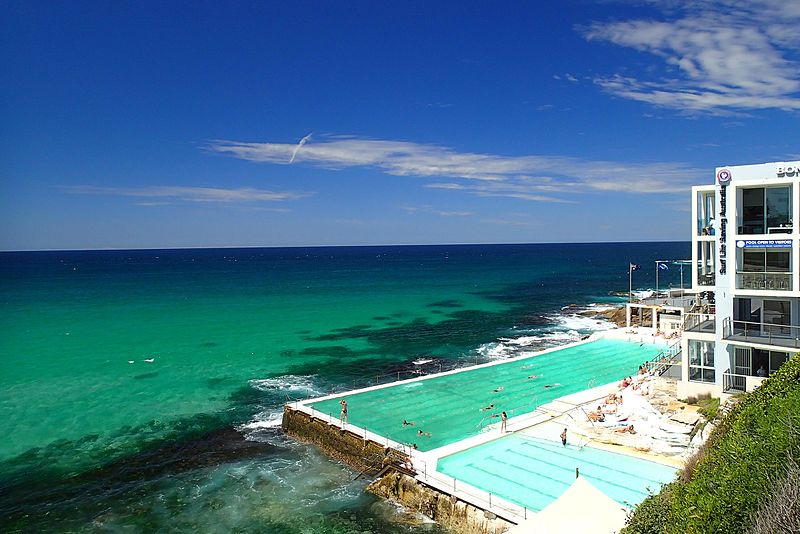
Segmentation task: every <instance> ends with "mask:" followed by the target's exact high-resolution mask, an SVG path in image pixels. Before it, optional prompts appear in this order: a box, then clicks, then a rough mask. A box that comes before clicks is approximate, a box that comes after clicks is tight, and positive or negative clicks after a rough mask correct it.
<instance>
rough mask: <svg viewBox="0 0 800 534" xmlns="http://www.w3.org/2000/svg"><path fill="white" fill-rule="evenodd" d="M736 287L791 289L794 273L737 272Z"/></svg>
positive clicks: (769, 289)
mask: <svg viewBox="0 0 800 534" xmlns="http://www.w3.org/2000/svg"><path fill="white" fill-rule="evenodd" d="M736 289H764V290H768V291H791V290H792V273H776V272H767V273H744V272H737V273H736Z"/></svg>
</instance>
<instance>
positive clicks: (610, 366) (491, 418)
mask: <svg viewBox="0 0 800 534" xmlns="http://www.w3.org/2000/svg"><path fill="white" fill-rule="evenodd" d="M663 349H664V346H662V345H653V344H640V343H631V342H627V341H621V340H614V339H599V340H595V341H591V342H586V343H580V344H576V345H571V346H568V347H564V348H562V349H557V350H551V351H545V352H541V353H534V354H532V355H531V356H530V357H528V358H524V359H516V360H513V361H509V362H504V363H500V364H496V365H487V366H480V367H474V368H469V369H465V370H462V371H460V372H455V373H452V374H445V375H438V376H432V377H429V378H425V379H422V380H414V381H405V382H399V383H397V384H395V385H393V386H390V387H385V388H380V389H373V390H367V391H361V392H354V393H350V394H342V395H339V396H336V397H333V398H327V399H326V400H322V401H318V402H313V403H311V404H310V406H312V407H313V408H315V409H316V410H318V411H320V412H322V413H323V414H326V415H328V416H329V417H330V418H332V419H338V418H339V412H340V405H339V401H340V400H341V399H343V398H345V399H347V404H348V420H349V423H350V424H353V425H355V426H357V427H360V428H366V429H368V430H370V431H372V432H375V433H377V434H380V435H382V436H384V437H388V438H390V439H392V440H394V441H397V442H400V443H406V444H416V445H417V447H418V448H419V449H420V450H422V451H427V450H431V449H435V448H438V447H441V446H444V445H448V444H450V443H455V442H457V441H460V440H462V439H465V438H468V437H471V436H474V435H476V434H478V433H480V432H481V431H482V430H483V429H485V428H486V427H487V426H488V425H491V424H493V423H497V422H498V421H499V415H500V413H501V412H502V411H506V413H507V414H508V416H509V417H512V418H513V417H515V416H518V415H522V414H525V413H528V412H531V411H533V410H535V409H536V408H537V407H538V406H540V405H542V404H545V403H548V402H551V401H553V400H555V399H557V398H558V397H562V396H564V395H569V394H571V393H577V392H578V391H582V390H584V389H587V388H591V387H594V386H598V385H601V384H606V383H609V382H614V381H616V380H620V379H621V378H622V377H623V376H625V375H630V374H633V373H635V372H636V371H637V369H638V366H639V365H640V364H641V363H642V362H645V361H647V360H650V359H652V358H653V357H654V356H656V355H657V354H658V353H659V352H661V351H662V350H663ZM404 420H405V421H407V422H409V423H413V424H408V425H404V424H403V422H404ZM420 431H422V434H419V432H420Z"/></svg>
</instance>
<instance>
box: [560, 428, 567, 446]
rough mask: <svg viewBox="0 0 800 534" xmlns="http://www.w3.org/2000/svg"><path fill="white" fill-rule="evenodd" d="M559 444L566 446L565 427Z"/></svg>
mask: <svg viewBox="0 0 800 534" xmlns="http://www.w3.org/2000/svg"><path fill="white" fill-rule="evenodd" d="M561 444H562V445H563V446H565V447H566V446H567V429H566V428H565V429H564V431H563V432H562V433H561Z"/></svg>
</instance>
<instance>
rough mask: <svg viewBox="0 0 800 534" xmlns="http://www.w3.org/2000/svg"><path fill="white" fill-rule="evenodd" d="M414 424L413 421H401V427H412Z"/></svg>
mask: <svg viewBox="0 0 800 534" xmlns="http://www.w3.org/2000/svg"><path fill="white" fill-rule="evenodd" d="M415 424H416V423H414V421H406V420H405V419H403V426H414V425H415Z"/></svg>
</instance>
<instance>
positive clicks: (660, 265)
mask: <svg viewBox="0 0 800 534" xmlns="http://www.w3.org/2000/svg"><path fill="white" fill-rule="evenodd" d="M658 268H659V269H661V270H662V271H666V270H669V266H668V265H667V264H666V263H659V264H658Z"/></svg>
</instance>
